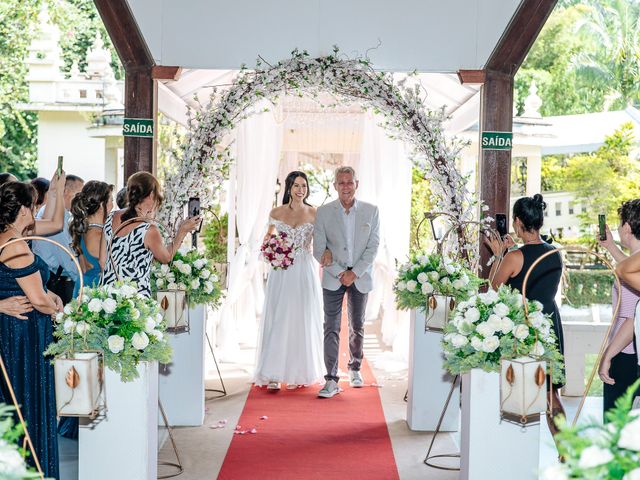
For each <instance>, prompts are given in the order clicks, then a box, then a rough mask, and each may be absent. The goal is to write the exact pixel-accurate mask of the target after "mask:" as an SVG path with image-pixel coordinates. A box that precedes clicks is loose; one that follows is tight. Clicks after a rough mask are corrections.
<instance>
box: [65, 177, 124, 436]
mask: <svg viewBox="0 0 640 480" xmlns="http://www.w3.org/2000/svg"><path fill="white" fill-rule="evenodd" d="M112 208H113V185H109V184H108V183H105V182H99V181H96V180H91V181H89V182H87V183H85V184H84V187H83V188H82V190H81V191H80V192H79V193H77V194H76V196H75V197H73V200H72V201H71V221H70V222H69V234H70V235H71V246H72V248H73V250H74V252H75V254H76V255H77V256H78V261H79V262H80V266H81V267H82V279H83V281H84V285H85V286H86V287H97V286H98V283H99V282H100V274H101V273H102V268H103V267H104V258H100V252H101V250H102V249H101V245H102V238H103V232H102V228H103V226H104V222H105V221H106V219H107V215H108V214H109V212H111V209H112ZM79 291H80V282H76V286H75V289H74V292H73V296H74V297H77V296H78V293H79ZM58 432H59V433H60V435H62V436H63V437H67V438H78V419H77V418H75V417H62V418H60V423H59V425H58Z"/></svg>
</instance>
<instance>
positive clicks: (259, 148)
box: [217, 104, 282, 361]
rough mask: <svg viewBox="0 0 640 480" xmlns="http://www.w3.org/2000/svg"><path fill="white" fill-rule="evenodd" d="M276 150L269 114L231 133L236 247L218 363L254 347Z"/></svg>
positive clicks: (278, 134)
mask: <svg viewBox="0 0 640 480" xmlns="http://www.w3.org/2000/svg"><path fill="white" fill-rule="evenodd" d="M266 107H268V104H264V105H263V104H259V105H256V106H255V107H254V108H255V111H257V112H259V111H261V110H264V108H266ZM281 145H282V125H279V124H278V123H277V122H276V120H275V119H274V116H273V114H271V113H269V112H266V113H260V114H257V115H254V116H252V117H249V118H248V119H246V120H244V121H242V122H241V123H240V125H239V126H238V128H237V130H236V142H235V150H236V152H235V158H236V164H237V168H236V169H235V171H236V178H235V182H236V183H235V208H236V215H235V219H236V222H235V223H236V228H237V231H238V241H239V245H238V248H237V249H236V251H235V255H234V256H233V257H230V258H231V260H230V265H229V288H228V291H227V296H226V298H225V302H224V305H223V308H222V312H221V318H220V324H219V326H218V335H217V344H218V348H219V349H220V357H221V359H223V360H224V361H233V360H234V359H236V358H237V354H238V352H239V349H238V344H239V343H244V344H247V345H250V346H255V343H256V338H257V332H258V329H257V327H258V319H259V317H260V314H261V312H262V305H263V302H264V287H263V283H264V282H263V271H264V270H263V262H262V260H261V258H260V255H259V251H260V245H261V243H262V239H263V238H264V235H265V232H266V228H267V220H268V216H269V212H270V210H271V207H272V205H273V199H274V191H275V186H276V177H277V174H278V165H279V162H280V155H281ZM231 181H233V179H232V180H231ZM231 228H232V227H231Z"/></svg>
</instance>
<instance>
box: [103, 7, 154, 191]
mask: <svg viewBox="0 0 640 480" xmlns="http://www.w3.org/2000/svg"><path fill="white" fill-rule="evenodd" d="M94 3H95V5H96V9H97V10H98V13H99V14H100V17H101V18H102V21H103V22H104V25H105V27H106V29H107V33H108V34H109V37H110V38H111V42H112V43H113V46H114V47H115V49H116V51H117V52H118V56H119V57H120V61H121V62H122V65H123V66H124V70H125V79H124V81H125V83H124V97H125V98H124V116H125V117H126V118H152V119H153V120H154V127H153V131H154V134H155V132H156V129H157V125H156V121H155V120H156V117H157V112H158V110H157V104H156V97H157V87H156V84H155V82H154V80H153V75H152V73H153V67H154V66H155V61H154V60H153V56H152V55H151V52H150V50H149V47H148V46H147V43H146V42H145V40H144V37H143V36H142V32H141V31H140V28H139V27H138V23H137V22H136V20H135V17H134V16H133V12H132V11H131V9H130V8H129V4H128V3H127V1H126V0H94ZM154 159H155V135H154V138H142V137H125V138H124V178H125V183H126V179H128V178H129V176H131V175H132V174H133V173H136V172H140V171H147V172H153V171H154V165H155V161H154Z"/></svg>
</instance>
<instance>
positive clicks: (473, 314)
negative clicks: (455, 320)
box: [464, 307, 480, 322]
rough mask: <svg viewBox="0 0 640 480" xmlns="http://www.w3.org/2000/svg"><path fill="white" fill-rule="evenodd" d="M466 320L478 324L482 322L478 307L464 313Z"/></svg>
mask: <svg viewBox="0 0 640 480" xmlns="http://www.w3.org/2000/svg"><path fill="white" fill-rule="evenodd" d="M464 318H465V319H467V320H468V321H469V322H477V321H478V320H480V310H478V309H477V308H476V307H471V308H470V309H468V310H467V311H466V312H464Z"/></svg>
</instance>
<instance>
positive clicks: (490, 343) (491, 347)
mask: <svg viewBox="0 0 640 480" xmlns="http://www.w3.org/2000/svg"><path fill="white" fill-rule="evenodd" d="M499 346H500V340H499V339H498V337H496V336H495V335H491V336H490V337H487V338H485V339H484V340H483V341H482V351H483V352H487V353H491V352H495V351H496V349H497V348H498V347H499Z"/></svg>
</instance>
